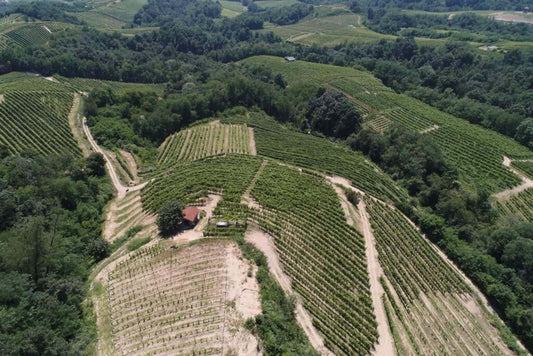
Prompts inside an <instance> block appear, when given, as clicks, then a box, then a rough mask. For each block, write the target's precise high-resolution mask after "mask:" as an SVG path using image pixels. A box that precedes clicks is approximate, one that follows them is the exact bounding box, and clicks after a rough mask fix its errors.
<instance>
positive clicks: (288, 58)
mask: <svg viewBox="0 0 533 356" xmlns="http://www.w3.org/2000/svg"><path fill="white" fill-rule="evenodd" d="M285 60H286V61H287V62H294V61H295V60H296V58H294V57H285Z"/></svg>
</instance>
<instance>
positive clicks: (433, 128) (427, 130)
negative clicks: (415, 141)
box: [420, 125, 440, 134]
mask: <svg viewBox="0 0 533 356" xmlns="http://www.w3.org/2000/svg"><path fill="white" fill-rule="evenodd" d="M439 128H440V126H439V125H433V126H431V127H428V128H427V129H424V130H420V133H421V134H425V133H428V132H431V131H435V130H438V129H439Z"/></svg>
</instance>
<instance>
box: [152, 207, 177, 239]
mask: <svg viewBox="0 0 533 356" xmlns="http://www.w3.org/2000/svg"><path fill="white" fill-rule="evenodd" d="M182 211H183V204H182V203H180V202H179V201H177V200H171V201H168V202H167V203H165V205H163V206H162V207H161V209H159V211H158V215H157V227H158V228H159V233H160V234H161V236H163V237H170V236H172V235H174V234H175V233H177V232H178V230H179V228H180V225H181V222H182V220H183V215H182Z"/></svg>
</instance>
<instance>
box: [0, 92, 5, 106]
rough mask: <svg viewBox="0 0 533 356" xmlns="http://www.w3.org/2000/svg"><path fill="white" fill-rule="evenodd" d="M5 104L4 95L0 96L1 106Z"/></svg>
mask: <svg viewBox="0 0 533 356" xmlns="http://www.w3.org/2000/svg"><path fill="white" fill-rule="evenodd" d="M3 102H4V94H0V104H2V103H3Z"/></svg>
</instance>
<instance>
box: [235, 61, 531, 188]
mask: <svg viewBox="0 0 533 356" xmlns="http://www.w3.org/2000/svg"><path fill="white" fill-rule="evenodd" d="M243 62H244V63H246V64H253V65H265V66H268V67H269V68H270V69H271V70H272V71H273V72H274V73H282V74H283V75H284V77H285V79H286V80H287V81H288V83H289V85H295V86H299V85H306V86H313V87H316V88H318V87H320V86H326V87H331V88H334V89H337V90H339V91H341V92H343V93H344V94H345V95H347V96H348V97H349V98H350V99H351V100H352V101H353V102H354V104H355V106H356V107H361V109H360V110H361V111H366V112H368V115H367V116H366V120H368V122H369V123H370V124H374V125H375V126H377V123H376V122H372V121H371V120H373V119H375V118H377V119H379V120H382V121H385V120H384V118H387V119H388V120H390V121H391V122H394V123H397V124H400V125H402V126H405V127H408V128H410V129H414V130H418V131H426V132H427V133H426V134H427V135H430V136H431V137H432V138H433V139H434V140H435V142H436V143H437V144H438V145H439V147H440V148H441V150H442V152H443V155H444V157H445V158H446V159H447V160H449V161H450V162H452V163H453V164H454V165H456V166H457V167H458V168H459V172H460V180H461V182H462V183H464V184H472V185H477V186H484V187H487V188H488V189H489V190H491V191H492V192H497V191H500V190H503V189H506V188H509V187H512V186H515V185H517V184H519V183H520V179H519V178H518V177H517V176H516V175H515V174H514V173H512V172H511V171H509V170H508V169H507V168H506V167H504V166H503V164H502V161H503V156H504V155H506V156H509V157H512V158H531V157H533V152H531V151H530V150H529V149H527V148H526V147H524V146H521V145H520V144H518V143H517V142H516V141H514V140H512V139H510V138H508V137H506V136H503V135H501V134H498V133H496V132H494V131H491V130H488V129H484V128H482V127H480V126H477V125H473V124H470V123H468V122H467V121H466V120H462V119H459V118H456V117H454V116H451V115H448V114H445V113H443V112H441V111H439V110H437V109H434V108H432V107H431V106H429V105H426V104H424V103H422V102H420V101H418V100H416V99H412V98H409V97H407V96H404V95H398V94H395V93H394V92H392V91H391V90H390V89H388V88H386V87H385V86H384V85H383V84H381V82H380V81H379V80H378V79H376V78H374V77H372V75H371V74H369V73H366V72H362V71H358V70H355V69H351V68H343V67H336V66H331V65H324V64H315V63H307V62H302V61H296V62H294V63H287V62H285V61H284V60H283V59H282V58H277V57H268V56H258V57H252V58H249V59H246V60H244V61H243ZM384 124H385V125H383V123H382V125H383V126H386V125H387V124H386V121H385V122H384ZM435 125H436V126H438V128H437V129H434V128H435ZM430 128H433V129H432V130H428V129H430ZM381 129H382V128H380V130H381ZM256 136H257V138H256V141H257V145H258V152H259V153H260V151H261V150H260V144H259V135H258V134H257V133H256ZM341 175H343V176H346V175H345V174H341ZM348 178H349V177H348ZM363 190H364V189H363Z"/></svg>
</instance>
